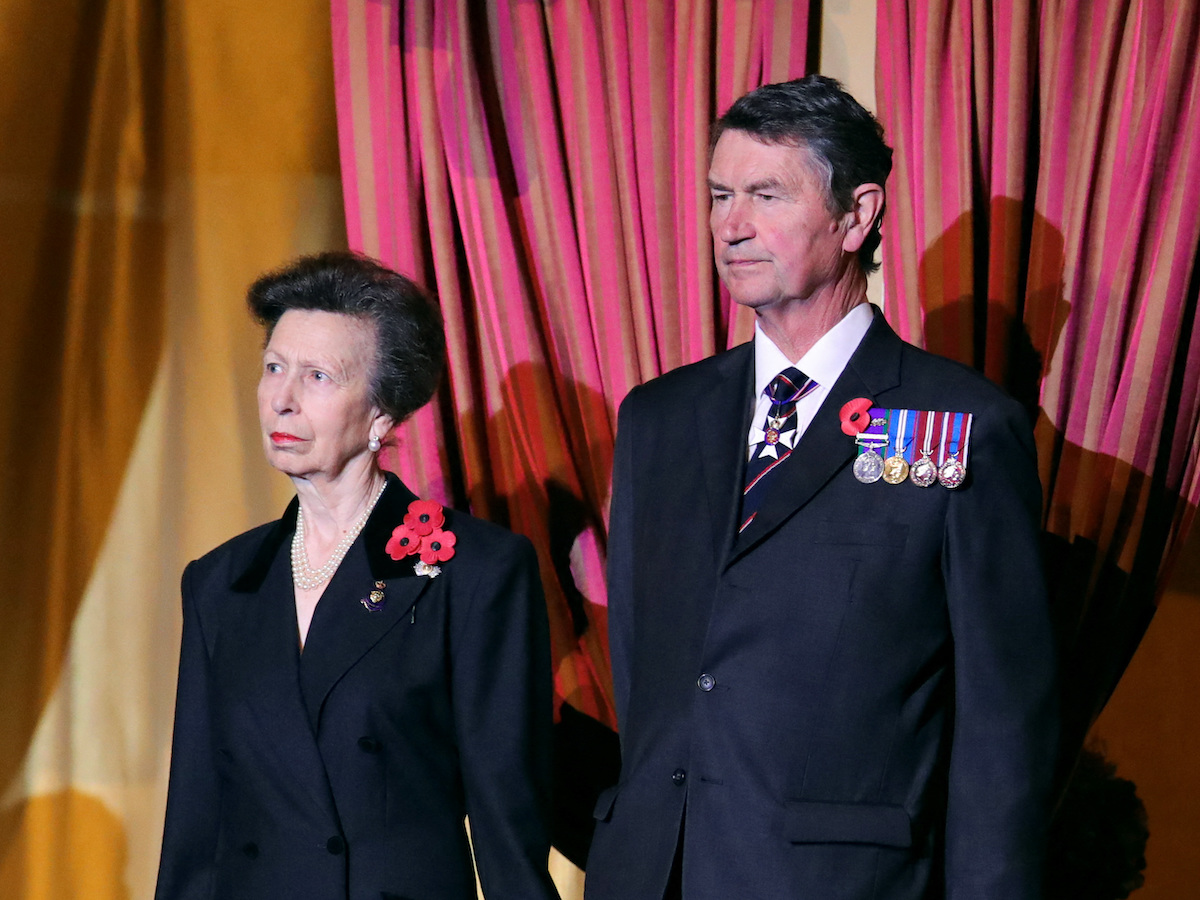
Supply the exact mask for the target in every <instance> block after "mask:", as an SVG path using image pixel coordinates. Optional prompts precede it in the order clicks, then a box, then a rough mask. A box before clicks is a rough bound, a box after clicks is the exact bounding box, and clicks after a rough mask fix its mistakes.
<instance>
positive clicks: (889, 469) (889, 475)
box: [883, 455, 908, 484]
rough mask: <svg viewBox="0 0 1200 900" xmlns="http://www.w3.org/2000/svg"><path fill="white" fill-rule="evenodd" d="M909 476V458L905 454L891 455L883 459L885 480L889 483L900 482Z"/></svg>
mask: <svg viewBox="0 0 1200 900" xmlns="http://www.w3.org/2000/svg"><path fill="white" fill-rule="evenodd" d="M906 478H908V460H906V459H905V458H904V457H903V456H899V455H897V456H889V457H888V458H887V459H885V460H884V461H883V480H884V481H886V482H887V483H888V484H900V483H901V482H902V481H904V479H906Z"/></svg>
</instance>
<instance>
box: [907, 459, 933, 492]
mask: <svg viewBox="0 0 1200 900" xmlns="http://www.w3.org/2000/svg"><path fill="white" fill-rule="evenodd" d="M908 478H909V481H911V482H912V483H913V484H915V485H916V486H917V487H929V486H930V485H931V484H933V483H934V482H935V481H937V478H938V469H937V465H936V464H935V463H934V461H933V460H932V459H930V458H929V457H928V456H922V457H921V458H920V459H918V460H917V461H916V462H915V463H913V464H912V467H911V468H910V469H909V471H908Z"/></svg>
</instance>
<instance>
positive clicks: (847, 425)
mask: <svg viewBox="0 0 1200 900" xmlns="http://www.w3.org/2000/svg"><path fill="white" fill-rule="evenodd" d="M840 417H841V420H842V434H846V435H849V436H850V437H857V436H858V435H860V434H862V433H863V432H864V431H866V430H867V426H868V425H870V424H871V400H870V398H868V397H856V398H855V399H853V400H850V401H847V402H846V403H844V404H843V405H842V411H841V413H840Z"/></svg>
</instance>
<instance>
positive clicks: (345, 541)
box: [292, 481, 387, 591]
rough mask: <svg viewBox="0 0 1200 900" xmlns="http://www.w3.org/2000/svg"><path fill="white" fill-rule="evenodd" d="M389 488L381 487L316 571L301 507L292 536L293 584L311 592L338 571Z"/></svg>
mask: <svg viewBox="0 0 1200 900" xmlns="http://www.w3.org/2000/svg"><path fill="white" fill-rule="evenodd" d="M385 487H387V482H386V481H385V482H384V483H383V484H381V485H380V486H379V490H378V491H376V493H375V496H374V497H372V498H371V502H370V503H368V504H367V508H366V509H364V510H363V512H362V515H361V516H359V517H358V519H357V520H356V521H355V522H354V524H353V525H351V526H350V529H349V530H348V531H347V532H346V533H345V535H343V537H342V539H341V540H340V541H338V545H337V546H336V547H334V548H333V553H331V554H330V556H329V559H327V560H325V565H323V566H321V567H320V568H318V569H314V568H313V567H312V566H310V565H309V563H308V551H306V550H305V549H304V507H303V506H301V507H300V508H299V509H298V510H297V512H296V532H295V534H293V535H292V583H293V584H294V585H295V586H296V587H297V588H299V589H300V590H302V591H311V590H315V589H316V588H319V587H320V586H321V585H323V584H324V583H325V582H327V581H328V580H329V579H330V578H332V577H333V573H334V572H336V571H337V569H338V566H340V565H341V564H342V560H343V559H344V558H345V556H346V553H347V551H349V549H350V545H351V544H353V543H354V540H355V538H357V537H358V534H359V532H360V531H362V530H363V526H364V525H366V524H367V519H368V518H370V516H371V511H372V510H373V509H374V508H375V504H376V503H377V502H378V500H379V498H380V496H381V495H382V494H383V489H384V488H385Z"/></svg>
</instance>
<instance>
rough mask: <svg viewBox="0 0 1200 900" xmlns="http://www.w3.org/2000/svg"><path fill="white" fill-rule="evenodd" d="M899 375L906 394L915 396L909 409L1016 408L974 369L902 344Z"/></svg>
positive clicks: (973, 410) (999, 388) (1009, 397)
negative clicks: (915, 400) (914, 400)
mask: <svg viewBox="0 0 1200 900" xmlns="http://www.w3.org/2000/svg"><path fill="white" fill-rule="evenodd" d="M901 372H902V377H903V379H904V382H903V383H904V389H905V391H906V392H909V393H913V394H916V395H918V396H919V398H920V399H921V402H916V403H914V404H913V405H914V406H918V407H920V408H922V409H962V410H964V411H967V412H977V411H979V410H980V409H981V408H988V407H996V406H999V407H1009V406H1016V405H1017V403H1016V401H1015V400H1014V399H1013V398H1012V397H1011V396H1010V395H1009V394H1008V392H1007V391H1005V390H1004V389H1003V388H1002V387H1000V386H999V385H998V384H996V383H995V382H994V381H992V380H990V379H989V378H987V376H985V375H984V374H983V373H982V372H980V371H979V370H978V369H975V368H972V367H971V366H968V365H966V364H965V363H961V362H959V361H957V360H953V359H950V358H949V357H945V356H939V355H938V354H936V353H931V352H929V351H928V350H923V349H921V348H920V347H915V346H913V345H912V344H908V343H905V344H904V346H903V349H902V351H901Z"/></svg>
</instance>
